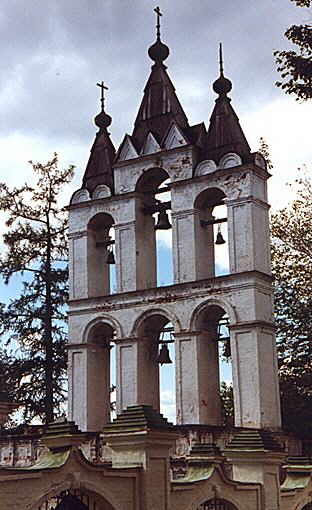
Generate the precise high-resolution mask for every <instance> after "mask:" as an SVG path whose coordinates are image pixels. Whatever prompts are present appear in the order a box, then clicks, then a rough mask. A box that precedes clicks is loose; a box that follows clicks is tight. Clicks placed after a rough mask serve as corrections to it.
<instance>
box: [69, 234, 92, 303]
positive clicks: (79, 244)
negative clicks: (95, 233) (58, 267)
mask: <svg viewBox="0 0 312 510" xmlns="http://www.w3.org/2000/svg"><path fill="white" fill-rule="evenodd" d="M68 246H69V264H68V268H69V298H70V299H84V298H87V297H88V256H87V255H88V232H87V230H85V231H83V232H77V233H73V234H69V235H68Z"/></svg>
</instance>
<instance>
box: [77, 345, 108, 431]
mask: <svg viewBox="0 0 312 510" xmlns="http://www.w3.org/2000/svg"><path fill="white" fill-rule="evenodd" d="M68 380H69V393H68V416H69V419H70V420H72V421H74V422H75V423H76V424H77V425H78V427H79V428H80V430H82V431H83V432H85V431H88V432H92V431H99V430H102V428H103V427H104V425H105V424H106V423H108V422H109V421H110V362H109V348H108V347H105V346H103V345H97V344H91V343H90V344H69V345H68Z"/></svg>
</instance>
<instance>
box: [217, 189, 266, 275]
mask: <svg viewBox="0 0 312 510" xmlns="http://www.w3.org/2000/svg"><path fill="white" fill-rule="evenodd" d="M226 204H227V207H228V235H229V261H230V273H241V272H243V271H261V272H263V273H266V274H271V260H270V230H269V214H268V210H269V206H268V204H267V203H265V202H263V201H262V200H259V199H256V198H241V199H237V200H229V199H227V200H226Z"/></svg>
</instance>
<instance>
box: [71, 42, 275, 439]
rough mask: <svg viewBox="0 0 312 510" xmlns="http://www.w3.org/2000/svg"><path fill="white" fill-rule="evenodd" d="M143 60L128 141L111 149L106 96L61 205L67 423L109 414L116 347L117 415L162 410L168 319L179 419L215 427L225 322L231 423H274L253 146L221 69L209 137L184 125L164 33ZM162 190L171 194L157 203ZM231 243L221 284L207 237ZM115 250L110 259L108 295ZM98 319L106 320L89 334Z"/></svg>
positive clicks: (258, 159) (264, 175) (261, 210)
mask: <svg viewBox="0 0 312 510" xmlns="http://www.w3.org/2000/svg"><path fill="white" fill-rule="evenodd" d="M148 53H149V56H150V58H151V59H152V61H153V65H152V68H151V73H150V76H149V79H148V81H147V84H146V87H145V89H144V96H143V99H142V103H141V105H140V108H139V111H138V114H137V117H136V120H135V123H134V128H133V131H132V134H131V135H128V134H127V135H125V137H124V140H123V142H122V143H121V145H120V147H119V149H118V150H117V151H115V148H114V146H113V144H112V142H111V140H110V135H109V133H108V130H107V129H108V127H109V125H110V123H111V117H110V116H109V115H107V113H106V112H105V111H104V106H103V101H102V109H101V112H100V114H99V115H98V116H97V117H96V118H95V123H96V125H97V126H98V127H99V131H98V133H97V135H96V138H95V142H94V144H93V147H92V149H91V155H90V159H89V162H88V165H87V169H86V172H85V175H84V178H83V185H82V188H81V189H80V190H78V191H76V192H75V193H74V195H73V197H72V200H71V205H70V208H69V210H70V234H69V238H70V282H71V285H70V289H71V291H70V312H69V317H70V338H69V353H70V354H69V370H70V374H71V377H70V402H71V407H70V419H72V420H75V421H76V422H77V424H78V425H79V427H80V428H81V429H82V430H100V429H101V428H102V427H103V425H104V423H105V421H107V420H109V394H108V393H109V392H108V386H107V380H108V371H109V363H108V358H109V352H108V348H107V347H108V346H109V343H110V342H111V341H113V342H114V343H115V344H116V352H117V353H116V367H115V368H114V370H115V371H116V377H117V389H116V391H117V397H116V399H117V412H121V411H122V410H123V409H125V408H126V407H127V406H129V405H135V404H150V405H152V406H153V407H154V408H156V409H159V369H158V363H159V361H162V362H164V363H166V362H167V360H168V349H167V347H168V346H166V345H162V344H163V343H164V342H160V340H159V339H160V337H161V334H162V332H163V329H164V328H165V327H166V324H167V323H168V322H170V324H171V325H172V327H171V326H170V331H172V333H171V338H172V339H173V340H172V341H174V344H175V370H176V373H175V381H176V384H175V388H176V389H175V391H176V404H177V423H180V424H211V425H222V424H223V423H222V413H221V402H220V391H219V372H218V363H219V360H218V340H219V336H218V335H219V334H218V331H219V329H218V324H219V322H220V320H221V319H222V317H227V319H226V320H227V325H228V330H229V337H230V344H228V345H230V351H231V357H232V371H233V393H234V405H235V424H236V425H237V426H240V427H253V428H263V427H264V428H266V427H267V428H279V427H280V404H279V392H278V381H277V362H276V348H275V336H274V323H273V310H272V279H271V271H270V239H269V220H268V210H269V205H268V202H267V179H268V178H269V177H270V175H269V173H268V171H267V168H266V163H265V160H264V158H263V157H262V156H261V155H260V154H258V153H252V152H251V150H250V147H249V145H248V142H247V140H246V137H245V135H244V133H243V130H242V128H241V126H240V123H239V120H238V117H237V115H236V113H235V111H234V109H233V107H232V105H231V99H230V98H229V96H228V94H229V92H230V90H231V88H232V84H231V82H230V80H228V79H227V78H225V76H224V74H223V66H221V67H220V76H219V78H218V79H217V80H216V81H215V82H214V84H213V89H214V92H215V93H216V94H217V99H216V102H215V106H214V109H213V112H212V115H211V118H210V123H209V127H208V129H206V127H205V125H204V123H201V124H197V125H195V126H191V125H190V124H189V122H188V119H187V117H186V114H185V112H184V110H183V108H182V106H181V104H180V102H179V100H178V97H177V95H176V92H175V88H174V86H173V83H172V81H171V79H170V77H169V75H168V73H167V68H166V65H165V63H164V62H165V60H166V59H167V57H168V56H169V48H168V47H167V46H166V45H165V44H164V43H163V42H162V41H161V38H160V34H159V33H158V34H157V40H156V42H155V43H154V44H153V45H152V46H151V47H150V48H149V52H148ZM165 181H166V183H165ZM164 183H165V186H164ZM159 193H166V194H167V195H166V198H165V199H164V200H159V199H158V195H159ZM167 197H168V198H167ZM218 207H221V208H222V211H224V214H223V213H222V215H221V217H220V216H219V215H217V214H216V209H217V208H218ZM168 212H170V221H169V216H168ZM155 214H157V215H158V216H157V220H156V221H155ZM112 228H113V229H114V237H112V236H111V237H109V236H110V235H111V234H110V229H112ZM158 228H161V229H164V230H165V229H168V230H169V229H172V259H173V268H174V282H173V284H171V285H168V286H161V285H158V286H157V278H156V268H157V261H156V246H155V243H156V241H155V239H156V237H155V229H156V230H157V229H158ZM225 241H226V243H227V246H228V258H229V268H228V272H227V274H223V275H220V276H216V267H217V264H219V265H220V264H221V266H222V260H221V261H218V260H217V259H218V252H217V250H216V249H215V243H217V245H218V244H224V242H225ZM109 254H110V259H109V260H110V261H111V262H115V264H116V288H117V289H116V290H117V292H116V293H114V294H112V293H111V292H110V283H109V272H108V269H107V266H106V265H105V264H107V261H108V255H109ZM103 316H105V317H108V318H109V321H110V322H109V321H108V322H109V324H105V325H103V324H102V325H100V326H99V325H97V327H96V328H95V329H94V328H93V329H92V328H91V326H90V325H92V324H98V322H97V321H99V323H100V322H101V321H100V318H101V317H103ZM114 324H118V325H119V326H120V327H119V326H118V327H115V328H114V327H113V326H112V325H114ZM90 328H91V329H90ZM85 331H92V335H93V336H92V335H91V336H89V337H86V335H85V334H84V332H85ZM91 337H92V338H91ZM105 349H106V350H105ZM159 349H161V352H160V350H159ZM168 361H169V360H168ZM95 395H96V397H95ZM95 401H96V405H94V402H95ZM99 408H100V411H99ZM82 409H83V412H82V411H81V410H82Z"/></svg>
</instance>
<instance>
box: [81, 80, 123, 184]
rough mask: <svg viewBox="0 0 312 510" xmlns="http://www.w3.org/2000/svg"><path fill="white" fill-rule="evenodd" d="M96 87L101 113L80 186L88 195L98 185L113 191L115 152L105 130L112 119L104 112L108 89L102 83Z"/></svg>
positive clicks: (96, 121) (97, 118)
mask: <svg viewBox="0 0 312 510" xmlns="http://www.w3.org/2000/svg"><path fill="white" fill-rule="evenodd" d="M97 86H98V87H100V88H101V99H100V101H101V111H100V113H99V114H98V115H97V116H96V117H95V119H94V122H95V124H96V125H97V126H98V128H99V130H98V132H97V134H96V137H95V140H94V143H93V146H92V148H91V154H90V158H89V161H88V164H87V168H86V171H85V174H84V177H83V184H82V185H83V187H84V188H87V189H88V190H89V191H90V193H92V192H93V191H94V189H95V188H96V186H98V185H99V184H106V185H107V186H109V188H110V190H111V191H112V192H113V189H114V180H113V169H112V165H113V161H114V159H115V154H116V151H115V147H114V145H113V143H112V141H111V139H110V134H109V132H108V131H107V128H108V127H109V126H110V125H111V123H112V118H111V116H110V115H108V114H107V113H106V112H105V110H104V102H105V96H104V91H105V90H108V87H107V86H106V85H104V82H103V81H102V82H101V83H97Z"/></svg>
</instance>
